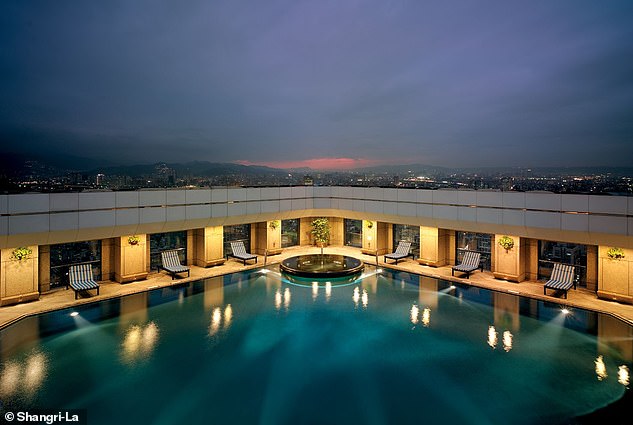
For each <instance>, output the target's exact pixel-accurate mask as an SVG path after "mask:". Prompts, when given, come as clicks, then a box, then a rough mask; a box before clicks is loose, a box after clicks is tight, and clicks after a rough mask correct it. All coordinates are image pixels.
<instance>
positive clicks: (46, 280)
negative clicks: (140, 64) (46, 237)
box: [38, 245, 51, 294]
mask: <svg viewBox="0 0 633 425" xmlns="http://www.w3.org/2000/svg"><path fill="white" fill-rule="evenodd" d="M38 250H39V261H38V263H39V266H38V268H39V270H38V280H39V289H40V294H43V293H44V292H48V291H50V289H51V246H50V245H40V246H39V247H38Z"/></svg>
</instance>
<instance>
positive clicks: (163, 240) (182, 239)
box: [149, 230, 187, 270]
mask: <svg viewBox="0 0 633 425" xmlns="http://www.w3.org/2000/svg"><path fill="white" fill-rule="evenodd" d="M168 249H176V250H178V258H180V262H181V263H182V264H185V263H186V261H187V231H186V230H183V231H181V232H168V233H154V234H153V235H149V264H150V270H154V269H157V268H158V266H159V265H160V264H161V262H162V260H161V258H160V253H161V252H163V251H166V250H168Z"/></svg>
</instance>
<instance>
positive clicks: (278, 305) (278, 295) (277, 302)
mask: <svg viewBox="0 0 633 425" xmlns="http://www.w3.org/2000/svg"><path fill="white" fill-rule="evenodd" d="M282 302H283V299H282V296H281V291H280V290H279V289H277V291H276V292H275V308H276V309H277V310H279V309H280V308H281V303H282Z"/></svg>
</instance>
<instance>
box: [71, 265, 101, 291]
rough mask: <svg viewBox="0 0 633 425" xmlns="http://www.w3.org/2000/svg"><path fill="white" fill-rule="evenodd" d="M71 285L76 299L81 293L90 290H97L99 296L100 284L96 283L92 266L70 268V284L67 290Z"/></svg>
mask: <svg viewBox="0 0 633 425" xmlns="http://www.w3.org/2000/svg"><path fill="white" fill-rule="evenodd" d="M69 285H70V287H71V288H73V290H74V291H75V299H77V295H78V293H79V291H87V290H89V289H96V290H97V295H99V284H98V283H97V282H96V281H95V279H94V276H93V274H92V266H91V265H90V264H77V265H74V266H70V268H69V269H68V284H67V285H66V289H68V286H69Z"/></svg>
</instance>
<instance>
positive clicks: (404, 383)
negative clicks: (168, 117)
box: [0, 267, 633, 425]
mask: <svg viewBox="0 0 633 425" xmlns="http://www.w3.org/2000/svg"><path fill="white" fill-rule="evenodd" d="M336 283H337V282H332V281H314V282H310V283H308V284H305V282H304V283H303V284H299V285H298V284H295V283H293V282H291V281H288V280H286V279H285V278H284V277H283V275H282V274H280V273H279V271H278V269H277V268H272V267H271V268H270V269H269V270H267V269H255V270H251V271H247V272H243V273H235V274H230V275H225V276H220V277H215V278H209V279H205V280H202V281H197V282H190V283H186V284H183V285H179V286H172V287H167V288H163V289H157V290H153V291H150V292H144V293H139V294H135V295H130V296H124V297H121V298H117V299H111V300H106V301H102V302H96V303H92V304H87V305H82V306H78V307H77V308H76V309H72V310H71V309H67V310H61V311H56V312H51V313H45V314H41V315H38V316H32V317H28V318H26V319H23V320H21V321H19V322H17V323H15V324H13V325H11V326H9V327H7V328H5V329H3V330H2V331H0V355H1V358H0V360H1V364H0V400H1V402H2V409H3V412H2V414H4V412H15V411H20V410H37V409H52V410H54V411H57V410H59V409H84V410H83V411H84V412H86V414H87V418H88V423H89V424H91V425H92V424H113V423H117V424H126V423H129V424H149V423H152V424H174V423H187V424H208V423H212V424H255V423H259V424H297V423H302V424H305V423H312V424H406V423H416V424H417V423H425V424H453V423H459V424H543V423H546V424H557V423H561V424H563V423H565V424H571V423H583V422H582V420H583V419H582V418H583V417H586V416H585V415H587V414H589V413H591V412H593V411H599V412H600V411H604V410H601V409H603V408H604V407H605V406H608V405H611V404H612V403H614V402H617V401H618V400H622V399H623V398H625V399H626V398H629V397H630V394H629V391H630V390H629V389H628V388H629V385H630V384H629V371H630V370H631V367H632V361H631V357H632V355H633V332H632V330H631V327H630V326H629V325H627V324H626V323H624V322H621V321H619V320H617V319H616V318H614V317H612V316H609V315H603V314H598V313H593V312H589V311H585V310H580V309H570V310H569V311H567V312H564V311H563V308H562V306H561V305H559V304H555V303H545V302H542V301H537V300H533V299H528V298H521V297H519V296H516V295H513V294H509V293H501V292H493V291H489V290H484V289H480V288H477V287H474V286H466V285H463V286H462V285H459V284H452V283H450V282H446V281H442V280H437V279H434V278H429V277H424V276H420V275H416V274H412V273H406V272H398V271H393V270H389V269H385V270H382V271H380V270H374V269H373V268H370V267H367V268H366V269H365V271H364V273H363V274H362V276H361V277H360V278H359V279H358V280H356V281H352V282H348V281H347V282H345V283H344V284H336Z"/></svg>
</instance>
